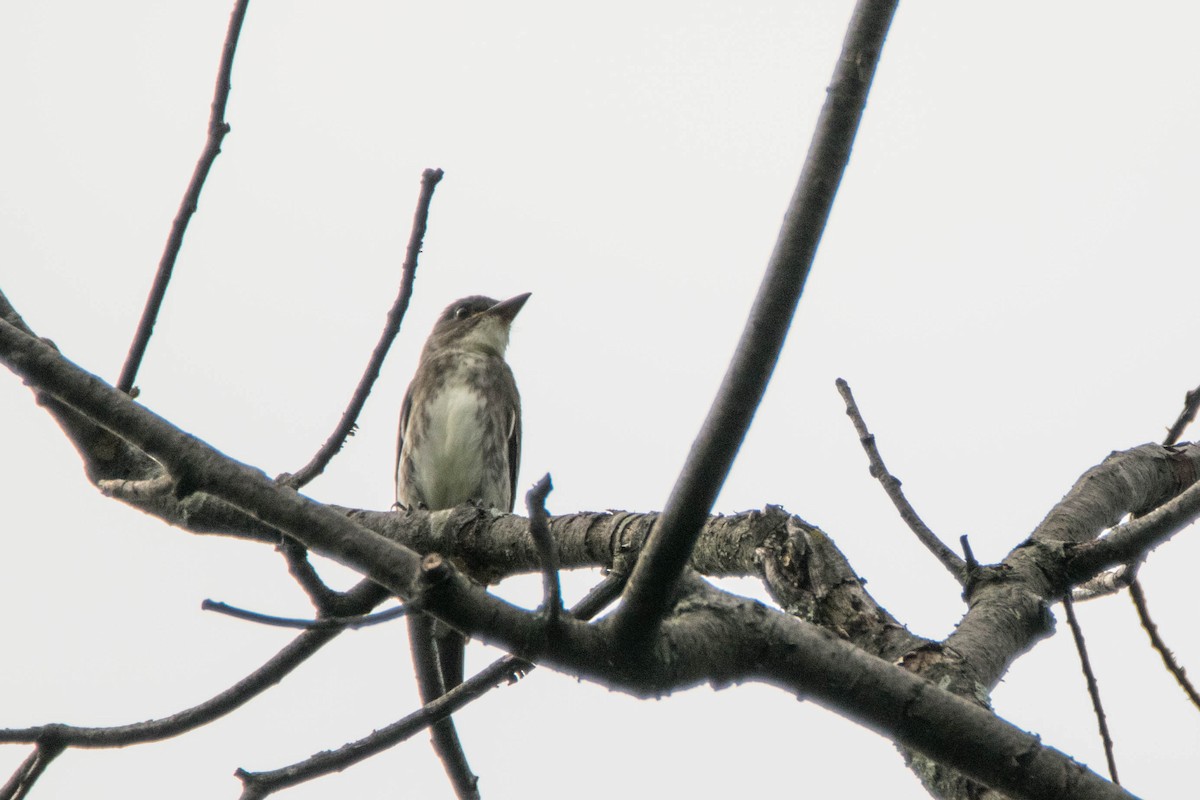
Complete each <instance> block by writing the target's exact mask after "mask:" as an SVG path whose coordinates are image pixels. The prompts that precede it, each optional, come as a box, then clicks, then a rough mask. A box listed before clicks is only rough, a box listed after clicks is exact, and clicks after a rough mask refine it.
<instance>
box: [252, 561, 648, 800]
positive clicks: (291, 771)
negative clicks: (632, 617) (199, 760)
mask: <svg viewBox="0 0 1200 800" xmlns="http://www.w3.org/2000/svg"><path fill="white" fill-rule="evenodd" d="M625 579H626V576H625V575H624V574H618V573H613V574H610V575H608V576H607V577H606V578H605V579H604V580H603V581H601V582H600V583H599V584H597V585H596V586H595V587H593V588H592V590H591V591H590V592H588V593H587V596H585V597H584V598H583V599H582V600H580V601H579V602H578V603H576V604H575V606H574V607H572V609H571V611H570V612H569V613H570V614H571V616H573V617H575V618H576V619H579V620H589V619H591V618H593V617H594V616H596V615H597V614H599V613H600V612H601V611H603V610H604V609H605V608H607V607H608V606H609V604H610V603H612V601H613V600H615V599H616V598H617V596H618V595H620V593H621V589H622V588H623V587H624V586H625ZM535 667H536V665H534V664H531V663H530V662H528V661H525V660H524V659H521V658H517V657H516V656H505V657H503V658H501V659H499V660H497V661H495V662H493V663H492V664H490V665H489V666H487V667H485V668H484V669H483V670H482V671H480V672H479V673H478V674H476V675H474V676H473V677H471V678H470V679H469V680H467V681H465V682H464V683H462V684H459V685H458V686H456V687H454V688H453V689H451V690H450V691H449V692H446V693H445V694H443V695H442V696H441V697H438V698H437V699H435V700H432V701H431V702H429V703H426V704H425V705H424V706H422V707H421V708H419V709H417V710H416V711H414V712H413V713H411V714H409V715H408V716H406V717H404V719H401V720H398V721H396V722H394V723H392V724H391V725H388V726H387V727H384V728H380V729H379V730H378V731H375V732H374V733H372V734H371V735H370V736H366V737H364V738H362V739H359V740H358V741H356V742H351V743H350V744H347V745H345V746H343V747H339V748H338V749H337V750H327V751H325V752H322V753H318V754H316V755H315V756H312V757H311V758H308V759H305V760H304V761H300V762H297V763H295V764H292V765H290V766H287V767H282V768H280V769H276V770H271V771H269V772H248V771H246V770H243V769H239V770H238V771H237V773H236V774H237V777H238V779H239V780H241V781H242V785H243V787H244V789H243V792H242V796H241V800H258V799H259V798H263V797H267V796H268V795H271V794H274V793H275V792H278V791H282V790H283V789H287V788H289V787H292V786H295V785H297V784H300V783H304V782H305V781H309V780H312V779H314V778H319V777H321V776H322V775H328V774H330V773H333V772H340V771H341V770H344V769H346V768H347V767H350V766H352V765H354V764H357V763H358V762H360V761H363V760H365V759H367V758H370V757H371V756H373V755H375V754H377V753H381V752H383V751H384V750H386V749H388V748H389V747H394V746H395V745H397V744H400V743H401V742H403V741H405V740H407V739H409V738H411V737H412V736H413V735H414V734H416V733H418V732H420V731H422V730H424V729H425V728H427V727H429V726H430V725H432V724H433V723H435V722H437V721H438V720H441V719H444V718H446V717H448V716H450V715H451V714H453V713H454V712H456V711H458V710H460V709H462V708H463V707H464V706H466V705H467V704H469V703H471V702H473V701H474V700H477V699H479V698H480V697H482V696H483V695H485V694H487V693H488V692H489V691H491V690H492V689H494V688H496V687H497V686H500V685H502V684H506V683H512V682H513V681H515V680H516V679H518V678H520V677H522V676H523V675H525V674H526V673H528V672H530V671H532V670H533V669H534V668H535Z"/></svg>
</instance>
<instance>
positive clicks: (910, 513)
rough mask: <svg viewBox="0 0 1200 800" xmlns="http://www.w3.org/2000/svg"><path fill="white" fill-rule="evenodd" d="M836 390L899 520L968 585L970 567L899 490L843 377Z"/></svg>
mask: <svg viewBox="0 0 1200 800" xmlns="http://www.w3.org/2000/svg"><path fill="white" fill-rule="evenodd" d="M837 390H838V393H839V394H841V396H842V400H843V401H845V403H846V416H848V417H850V420H851V421H852V422H853V423H854V430H856V431H857V432H858V441H859V442H860V443H861V444H862V447H863V450H864V451H866V454H867V461H869V462H870V464H871V477H872V478H875V479H876V480H878V481H879V483H880V484H881V485H882V486H883V490H884V491H885V492H887V496H888V498H889V499H890V500H891V501H892V505H894V506H895V507H896V510H897V511H899V512H900V519H902V520H904V522H905V524H906V525H908V528H909V530H911V531H912V532H913V533H914V534H915V535H916V537H917V540H918V541H920V542H921V544H923V545H925V548H926V549H927V550H928V551H929V552H931V553H933V556H934V558H936V559H937V560H938V563H940V564H941V565H942V566H943V567H945V568H946V569H947V570H948V571H949V572H950V574H951V575H952V576H953V577H954V580H956V581H958V582H959V583H960V584H962V585H964V586H965V585H966V583H967V565H966V564H965V563H964V562H963V560H962V559H961V558H959V557H958V554H957V553H955V552H954V551H953V550H951V549H950V548H949V547H947V546H946V545H945V544H943V542H942V540H941V539H939V538H938V536H937V534H936V533H934V532H933V531H931V530H930V529H929V526H928V525H926V524H925V522H924V520H922V519H921V517H920V515H919V514H917V510H916V509H915V508H913V507H912V504H911V503H909V502H908V498H906V497H905V496H904V490H903V489H901V488H900V481H899V479H897V478H896V477H895V476H894V475H892V473H890V472H888V468H887V466H886V465H885V464H884V463H883V456H881V455H880V454H879V447H878V446H877V445H876V444H875V436H874V435H872V433H871V431H870V430H868V429H867V423H866V420H864V419H863V417H862V413H861V412H860V411H859V410H858V404H857V403H855V402H854V394H853V393H852V392H851V391H850V384H848V383H846V381H844V380H842V379H841V378H838V379H837Z"/></svg>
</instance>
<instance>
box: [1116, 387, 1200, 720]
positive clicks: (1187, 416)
mask: <svg viewBox="0 0 1200 800" xmlns="http://www.w3.org/2000/svg"><path fill="white" fill-rule="evenodd" d="M1198 408H1200V386H1197V387H1196V388H1195V389H1193V390H1192V391H1190V392H1188V393H1187V394H1185V395H1184V398H1183V410H1182V411H1180V412H1179V417H1178V418H1177V419H1176V420H1175V422H1174V423H1173V424H1172V425H1171V427H1170V428H1169V429H1168V430H1167V435H1166V437H1165V438H1164V439H1163V446H1164V447H1170V446H1172V445H1174V444H1175V443H1176V442H1178V441H1179V437H1180V436H1182V435H1183V432H1184V430H1185V429H1186V428H1187V426H1188V425H1190V424H1191V423H1192V421H1193V420H1195V419H1196V411H1197V409H1198ZM1129 576H1130V577H1129V578H1128V580H1127V581H1126V583H1128V585H1129V597H1130V599H1132V600H1133V605H1134V608H1136V609H1137V613H1138V620H1140V621H1141V623H1142V629H1143V630H1145V631H1146V635H1147V636H1149V637H1150V644H1151V645H1152V646H1153V647H1154V649H1155V650H1157V651H1158V655H1159V658H1161V659H1162V662H1163V666H1165V667H1166V668H1167V672H1170V673H1171V674H1172V675H1173V676H1174V677H1175V681H1176V682H1177V683H1178V684H1179V686H1180V687H1181V688H1182V689H1183V691H1184V694H1186V695H1187V696H1188V699H1190V700H1191V701H1192V705H1194V706H1196V707H1197V708H1200V694H1197V692H1196V688H1195V687H1194V686H1193V685H1192V682H1191V681H1190V680H1188V677H1187V672H1186V671H1185V670H1184V668H1183V667H1182V666H1180V665H1179V662H1177V661H1176V660H1175V654H1174V653H1172V652H1171V648H1169V647H1168V646H1167V643H1166V642H1165V641H1164V640H1163V638H1162V636H1160V635H1159V633H1158V625H1156V624H1155V623H1154V619H1153V618H1152V617H1151V616H1150V608H1149V606H1147V605H1146V593H1145V592H1144V591H1143V590H1142V584H1141V582H1140V581H1139V580H1138V579H1137V572H1136V570H1133V569H1130V570H1129Z"/></svg>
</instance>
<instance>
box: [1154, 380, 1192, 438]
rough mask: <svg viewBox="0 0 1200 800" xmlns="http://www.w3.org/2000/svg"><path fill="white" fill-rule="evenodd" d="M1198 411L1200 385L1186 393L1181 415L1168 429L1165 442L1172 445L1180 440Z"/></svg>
mask: <svg viewBox="0 0 1200 800" xmlns="http://www.w3.org/2000/svg"><path fill="white" fill-rule="evenodd" d="M1197 411H1200V386H1197V387H1196V388H1195V389H1192V390H1191V391H1190V392H1188V393H1187V394H1185V395H1184V397H1183V410H1182V411H1180V412H1179V417H1178V418H1176V420H1175V422H1174V423H1172V425H1171V427H1170V428H1169V429H1168V430H1167V436H1166V438H1165V439H1163V444H1166V445H1170V444H1175V443H1176V442H1178V441H1179V437H1180V436H1183V432H1184V431H1185V430H1187V426H1188V425H1191V424H1192V423H1193V422H1194V421H1195V420H1196V412H1197Z"/></svg>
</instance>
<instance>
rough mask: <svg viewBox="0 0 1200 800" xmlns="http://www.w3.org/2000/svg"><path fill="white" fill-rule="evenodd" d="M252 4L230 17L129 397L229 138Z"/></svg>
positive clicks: (123, 387)
mask: <svg viewBox="0 0 1200 800" xmlns="http://www.w3.org/2000/svg"><path fill="white" fill-rule="evenodd" d="M249 4H250V0H236V2H235V3H234V6H233V13H232V14H230V15H229V29H228V30H227V31H226V32H225V44H224V45H223V46H222V48H221V65H220V67H219V68H218V69H217V88H216V90H215V91H214V93H213V101H212V112H211V114H210V115H209V118H208V138H207V139H206V140H205V142H204V149H203V150H202V151H201V153H200V159H199V160H198V161H197V162H196V168H195V169H194V170H193V171H192V179H191V181H190V182H189V183H188V187H187V190H186V191H185V192H184V193H183V200H182V201H181V202H180V204H179V210H178V211H177V212H176V214H175V221H174V222H172V223H171V233H170V234H169V235H168V236H167V244H166V247H165V248H163V254H162V258H161V259H159V262H158V273H157V274H156V275H155V276H154V283H153V285H152V286H151V287H150V296H149V297H147V298H146V307H145V309H144V310H143V311H142V318H141V320H140V321H139V322H138V327H137V331H136V332H135V333H134V336H133V343H132V344H131V345H130V346H129V353H128V354H127V355H126V356H125V364H124V366H122V367H121V377H120V378H118V379H117V389H119V390H120V391H122V392H124V393H126V394H129V393H130V392H131V391H132V390H133V382H134V379H135V378H136V377H137V371H138V368H139V367H140V366H141V364H142V358H143V357H144V356H145V355H146V346H147V345H148V344H149V343H150V336H151V335H152V334H153V333H154V323H155V322H156V321H157V319H158V312H159V309H161V308H162V302H163V298H164V297H166V294H167V284H168V283H170V281H171V271H172V270H173V269H175V259H176V258H178V257H179V250H180V248H181V247H182V246H183V234H184V233H185V232H186V231H187V226H188V222H190V221H191V219H192V214H194V213H196V209H197V207H198V206H199V203H200V190H201V189H203V188H204V181H205V180H207V179H208V172H209V170H210V169H212V165H213V162H214V161H216V160H217V154H219V153H220V152H221V141H222V140H223V139H224V138H225V134H227V133H229V123H228V122H226V121H225V104H226V103H227V102H228V101H229V90H230V88H231V83H230V77H231V75H232V73H233V54H234V53H235V52H236V50H237V44H238V36H240V35H241V32H242V22H243V20H245V18H246V7H247V6H248V5H249Z"/></svg>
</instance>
